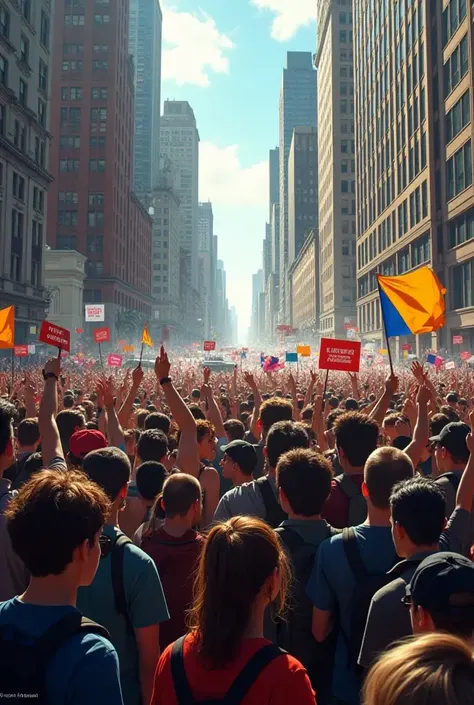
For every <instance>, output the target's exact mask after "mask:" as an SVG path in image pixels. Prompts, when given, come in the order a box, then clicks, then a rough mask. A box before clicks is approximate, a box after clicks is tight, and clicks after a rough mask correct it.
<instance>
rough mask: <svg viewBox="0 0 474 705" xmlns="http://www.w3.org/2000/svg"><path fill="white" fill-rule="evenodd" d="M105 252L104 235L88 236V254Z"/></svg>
mask: <svg viewBox="0 0 474 705" xmlns="http://www.w3.org/2000/svg"><path fill="white" fill-rule="evenodd" d="M103 251H104V236H103V235H88V236H87V253H88V254H92V253H96V254H100V255H101V254H102V253H103Z"/></svg>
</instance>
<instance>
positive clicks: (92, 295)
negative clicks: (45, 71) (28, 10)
mask: <svg viewBox="0 0 474 705" xmlns="http://www.w3.org/2000/svg"><path fill="white" fill-rule="evenodd" d="M128 10H129V3H128V0H117V1H116V2H114V3H110V4H109V3H107V4H104V3H101V4H100V5H99V4H98V3H96V2H95V1H94V0H87V1H86V2H82V3H80V4H78V3H75V4H71V2H69V0H57V1H56V5H55V22H54V47H53V76H52V83H53V85H54V91H53V92H52V113H51V132H52V133H53V139H52V142H51V159H50V164H51V171H52V173H53V174H54V176H55V182H54V183H53V184H52V186H51V189H50V192H49V198H48V244H49V245H50V246H51V247H52V248H53V249H57V250H77V251H78V252H80V253H81V254H83V255H85V256H86V257H87V262H86V274H87V279H86V281H85V283H84V287H85V288H84V302H85V303H97V302H103V303H105V304H106V305H105V311H106V322H107V324H108V325H110V326H112V327H113V326H114V324H115V322H116V321H117V317H118V316H119V315H120V314H122V313H123V312H125V311H134V312H136V314H137V318H138V319H140V318H149V317H150V316H151V304H152V299H151V262H152V260H151V257H150V254H151V251H152V246H151V238H152V221H151V218H150V216H149V215H148V213H147V211H146V210H145V208H144V207H143V206H142V205H141V204H140V202H139V201H138V199H137V198H135V196H134V195H133V191H132V185H133V173H132V165H133V135H134V90H133V73H132V62H131V60H130V57H129V54H128V22H129V12H128ZM137 328H139V324H138V323H137Z"/></svg>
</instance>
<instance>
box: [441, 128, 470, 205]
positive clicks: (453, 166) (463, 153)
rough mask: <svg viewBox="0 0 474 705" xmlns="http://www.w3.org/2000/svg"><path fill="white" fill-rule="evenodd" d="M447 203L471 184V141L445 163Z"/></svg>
mask: <svg viewBox="0 0 474 705" xmlns="http://www.w3.org/2000/svg"><path fill="white" fill-rule="evenodd" d="M446 171H447V182H448V183H447V185H448V201H450V200H451V199H452V198H454V197H455V196H457V195H458V194H460V193H461V192H462V191H464V189H465V188H467V187H468V186H470V185H471V184H472V150H471V140H469V142H466V144H465V145H464V146H463V147H461V149H459V150H458V151H457V152H456V153H455V154H453V156H452V157H451V159H449V160H448V162H447V163H446Z"/></svg>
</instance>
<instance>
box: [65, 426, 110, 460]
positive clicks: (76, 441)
mask: <svg viewBox="0 0 474 705" xmlns="http://www.w3.org/2000/svg"><path fill="white" fill-rule="evenodd" d="M100 448H107V439H106V437H105V436H104V434H103V433H102V431H94V430H92V429H88V428H86V429H83V430H82V431H76V432H75V433H73V434H72V436H71V438H70V439H69V450H70V452H71V453H72V455H74V456H75V457H76V458H84V456H86V455H87V453H90V452H91V450H99V449H100Z"/></svg>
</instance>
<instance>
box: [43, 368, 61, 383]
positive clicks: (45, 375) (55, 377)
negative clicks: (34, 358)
mask: <svg viewBox="0 0 474 705" xmlns="http://www.w3.org/2000/svg"><path fill="white" fill-rule="evenodd" d="M51 377H54V379H55V380H56V382H57V381H58V380H59V377H58V376H57V375H55V374H54V372H46V373H45V372H44V370H43V378H44V379H51Z"/></svg>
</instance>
